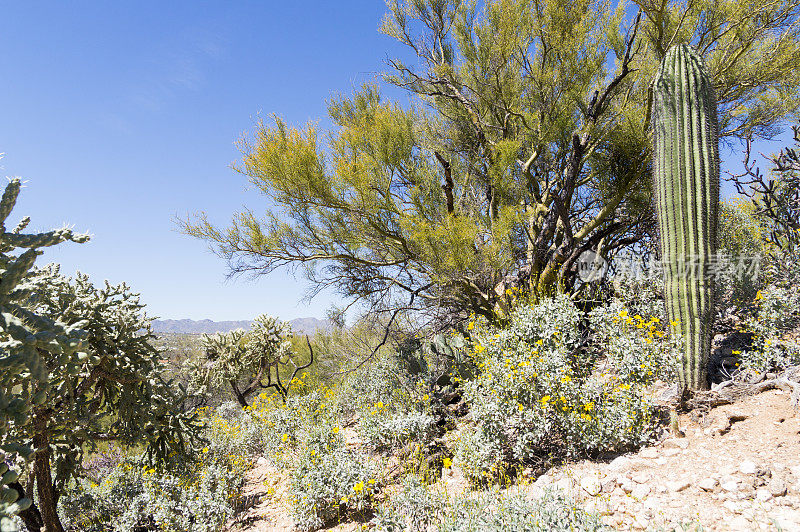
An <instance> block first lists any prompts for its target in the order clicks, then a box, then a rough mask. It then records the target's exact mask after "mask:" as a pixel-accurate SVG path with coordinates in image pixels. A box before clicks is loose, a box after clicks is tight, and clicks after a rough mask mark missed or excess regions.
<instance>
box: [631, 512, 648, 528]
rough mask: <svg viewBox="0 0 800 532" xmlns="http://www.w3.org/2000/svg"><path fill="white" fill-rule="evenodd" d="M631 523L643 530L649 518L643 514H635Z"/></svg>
mask: <svg viewBox="0 0 800 532" xmlns="http://www.w3.org/2000/svg"><path fill="white" fill-rule="evenodd" d="M633 524H634V525H635V526H636V527H637V528H640V529H642V530H645V529H646V528H647V527H648V526H649V524H650V520H649V519H648V518H647V517H645V516H643V515H637V516H636V517H635V518H634V520H633Z"/></svg>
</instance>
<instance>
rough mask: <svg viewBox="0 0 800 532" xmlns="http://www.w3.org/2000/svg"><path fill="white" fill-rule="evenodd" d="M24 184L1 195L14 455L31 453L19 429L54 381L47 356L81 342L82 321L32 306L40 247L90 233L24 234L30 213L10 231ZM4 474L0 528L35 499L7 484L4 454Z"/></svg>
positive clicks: (0, 342)
mask: <svg viewBox="0 0 800 532" xmlns="http://www.w3.org/2000/svg"><path fill="white" fill-rule="evenodd" d="M21 187H22V183H21V181H20V180H19V179H13V180H11V181H10V182H9V184H8V185H6V188H5V191H4V192H3V195H2V197H0V442H2V444H3V448H4V449H5V451H6V452H10V453H12V455H13V454H18V455H23V456H29V454H30V453H31V449H30V448H29V447H28V446H27V445H25V443H26V442H27V441H30V440H29V439H27V438H24V437H19V432H20V431H22V430H24V429H25V428H26V427H28V426H29V417H30V416H29V414H30V410H31V408H32V407H33V406H36V405H38V404H39V403H40V402H41V401H42V399H43V398H44V397H45V395H46V393H47V390H48V389H49V388H50V387H51V384H52V383H51V381H52V379H51V375H50V372H49V371H48V368H47V365H46V364H45V362H44V360H43V356H44V355H45V354H48V355H51V356H53V357H70V356H72V355H73V354H75V353H76V351H77V350H78V349H79V348H80V347H81V342H82V341H83V334H82V332H81V331H80V324H73V325H66V324H64V323H62V322H61V321H59V320H57V319H53V318H52V317H48V316H44V315H42V313H41V312H39V311H38V310H37V309H36V308H33V306H32V302H31V294H32V293H33V292H34V291H35V290H34V286H33V284H32V283H31V272H32V269H33V265H34V261H35V260H36V258H37V257H38V256H39V255H40V254H41V251H40V250H39V248H43V247H47V246H53V245H55V244H58V243H60V242H63V241H65V240H72V241H76V242H83V241H85V240H87V239H88V237H87V236H85V235H75V234H73V233H72V231H71V230H69V229H59V230H55V231H51V232H49V233H43V234H22V231H23V230H24V229H25V227H26V226H27V225H28V223H29V222H30V219H29V218H23V219H22V220H21V221H20V222H19V223H18V224H17V225H16V227H15V228H14V229H12V230H11V231H8V230H7V226H6V222H7V221H8V218H9V216H10V215H11V212H12V210H13V209H14V206H15V205H16V202H17V198H18V197H19V193H20V189H21ZM31 390H38V391H36V392H31ZM29 392H30V393H29ZM60 397H62V396H60ZM10 430H11V431H13V432H9V431H10ZM8 461H11V459H10V458H9V460H8ZM0 477H2V478H0V528H3V526H4V525H5V524H7V523H6V518H7V517H8V516H10V515H14V514H16V513H18V512H19V511H21V510H24V509H25V508H27V507H28V506H30V504H31V500H30V499H29V498H21V499H19V500H18V495H19V494H18V492H17V491H16V490H14V489H11V488H10V487H8V484H9V483H11V482H14V481H15V480H16V473H15V472H13V471H10V470H9V469H8V465H7V464H6V456H5V455H4V454H2V453H0Z"/></svg>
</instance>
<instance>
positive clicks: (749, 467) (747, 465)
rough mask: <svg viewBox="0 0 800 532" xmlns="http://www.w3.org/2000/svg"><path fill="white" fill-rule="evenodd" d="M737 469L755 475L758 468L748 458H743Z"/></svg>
mask: <svg viewBox="0 0 800 532" xmlns="http://www.w3.org/2000/svg"><path fill="white" fill-rule="evenodd" d="M739 471H741V472H742V473H744V474H745V475H755V474H756V471H758V468H757V467H756V464H754V463H753V462H751V461H750V460H745V461H744V462H742V463H741V464H739Z"/></svg>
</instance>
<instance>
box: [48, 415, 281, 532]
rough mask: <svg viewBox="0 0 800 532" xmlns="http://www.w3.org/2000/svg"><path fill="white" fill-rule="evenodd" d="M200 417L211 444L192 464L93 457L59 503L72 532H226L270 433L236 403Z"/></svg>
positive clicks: (116, 454)
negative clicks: (165, 464) (223, 529)
mask: <svg viewBox="0 0 800 532" xmlns="http://www.w3.org/2000/svg"><path fill="white" fill-rule="evenodd" d="M200 414H202V422H203V432H202V436H203V438H204V440H205V443H204V447H203V448H202V449H196V452H195V454H194V456H193V459H192V460H176V461H174V463H172V465H171V466H170V467H169V468H167V469H161V468H157V467H154V466H152V465H150V462H148V461H147V460H146V456H144V455H141V454H139V455H137V454H131V455H125V454H124V453H123V452H121V451H120V450H118V449H111V450H109V451H107V452H103V453H97V454H95V455H92V456H91V457H90V459H89V460H87V461H86V462H85V463H84V470H85V475H84V477H83V478H78V479H77V480H75V481H74V482H72V483H70V484H69V485H68V486H67V489H66V492H65V494H64V495H63V496H62V497H61V499H60V501H59V506H60V511H61V517H62V519H63V521H64V525H65V528H66V529H68V530H76V531H77V530H81V531H84V530H85V531H106V530H113V531H115V532H129V531H130V532H133V531H141V530H164V531H176V532H177V531H192V532H211V531H215V530H220V529H221V527H222V525H223V524H224V523H225V522H226V521H227V520H228V519H229V518H230V517H231V516H232V515H233V514H234V512H235V509H236V505H237V503H238V500H239V496H240V493H241V488H242V485H243V483H244V474H245V473H246V471H247V470H248V469H249V468H250V467H251V465H252V461H253V458H255V457H256V456H258V455H260V454H261V453H262V452H263V451H264V448H265V443H264V442H265V434H266V433H268V430H267V427H265V425H263V424H260V423H256V422H254V421H256V420H255V419H254V416H253V413H252V412H251V411H249V410H245V409H242V408H241V407H240V406H239V405H238V404H236V403H233V402H230V403H224V404H222V405H220V406H219V407H218V408H217V409H214V410H210V409H205V408H204V409H200ZM109 523H111V525H109ZM109 527H111V528H109Z"/></svg>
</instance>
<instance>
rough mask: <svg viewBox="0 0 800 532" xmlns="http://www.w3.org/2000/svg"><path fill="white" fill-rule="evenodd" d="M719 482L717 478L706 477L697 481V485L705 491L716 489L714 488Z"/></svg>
mask: <svg viewBox="0 0 800 532" xmlns="http://www.w3.org/2000/svg"><path fill="white" fill-rule="evenodd" d="M717 484H718V482H717V479H715V478H711V477H706V478H704V479H703V480H701V481H700V482H698V483H697V485H698V486H699V487H700V488H702V489H703V490H705V491H714V488H716V487H717Z"/></svg>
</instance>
